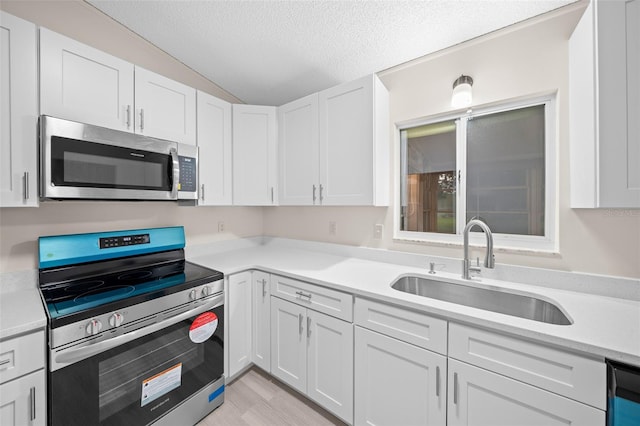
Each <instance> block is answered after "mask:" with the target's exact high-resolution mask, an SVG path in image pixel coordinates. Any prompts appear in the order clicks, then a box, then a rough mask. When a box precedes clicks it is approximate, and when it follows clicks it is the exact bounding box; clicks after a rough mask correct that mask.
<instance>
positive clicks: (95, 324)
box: [87, 319, 102, 336]
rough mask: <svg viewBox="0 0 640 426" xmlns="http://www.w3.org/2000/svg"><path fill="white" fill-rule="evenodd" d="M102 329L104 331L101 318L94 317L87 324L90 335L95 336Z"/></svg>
mask: <svg viewBox="0 0 640 426" xmlns="http://www.w3.org/2000/svg"><path fill="white" fill-rule="evenodd" d="M101 331H102V323H101V322H100V320H97V319H92V320H91V321H89V324H87V334H88V335H90V336H95V335H96V334H98V333H100V332H101Z"/></svg>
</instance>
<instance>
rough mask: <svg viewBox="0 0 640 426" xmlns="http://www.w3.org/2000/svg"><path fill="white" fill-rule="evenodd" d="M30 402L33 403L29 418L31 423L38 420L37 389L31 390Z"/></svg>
mask: <svg viewBox="0 0 640 426" xmlns="http://www.w3.org/2000/svg"><path fill="white" fill-rule="evenodd" d="M29 402H31V404H30V407H29V411H30V413H29V418H30V419H31V421H34V420H35V419H36V388H35V387H32V388H31V389H29Z"/></svg>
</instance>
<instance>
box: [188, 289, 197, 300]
mask: <svg viewBox="0 0 640 426" xmlns="http://www.w3.org/2000/svg"><path fill="white" fill-rule="evenodd" d="M197 298H198V293H197V292H196V291H195V289H194V290H191V291H190V292H189V300H196V299H197Z"/></svg>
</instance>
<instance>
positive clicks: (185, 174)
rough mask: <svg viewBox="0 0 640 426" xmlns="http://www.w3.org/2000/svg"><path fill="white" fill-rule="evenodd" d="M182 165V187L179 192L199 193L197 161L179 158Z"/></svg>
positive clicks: (180, 186)
mask: <svg viewBox="0 0 640 426" xmlns="http://www.w3.org/2000/svg"><path fill="white" fill-rule="evenodd" d="M178 161H179V164H180V180H179V183H180V185H179V186H178V191H186V192H195V191H197V179H198V176H197V172H196V159H195V158H193V157H183V156H182V155H180V156H178Z"/></svg>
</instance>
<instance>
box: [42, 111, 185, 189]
mask: <svg viewBox="0 0 640 426" xmlns="http://www.w3.org/2000/svg"><path fill="white" fill-rule="evenodd" d="M41 128H42V130H41V131H42V134H41V158H40V166H41V168H42V170H41V175H42V186H41V191H40V195H41V197H42V198H52V199H64V198H79V199H121V200H176V199H177V198H178V186H179V185H178V173H179V164H178V160H179V159H178V152H177V146H178V144H177V143H174V142H169V141H163V140H159V139H153V138H148V137H144V136H140V135H134V134H130V133H126V132H120V131H117V130H111V129H105V128H102V127H96V126H90V125H86V124H81V123H76V122H73V121H67V120H60V119H57V118H53V117H47V116H42V117H41Z"/></svg>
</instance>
